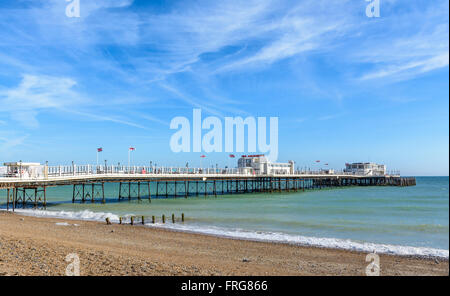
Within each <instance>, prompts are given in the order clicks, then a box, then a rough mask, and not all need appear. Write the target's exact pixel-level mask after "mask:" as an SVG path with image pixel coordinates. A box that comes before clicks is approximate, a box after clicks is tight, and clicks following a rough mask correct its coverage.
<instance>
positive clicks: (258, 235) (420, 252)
mask: <svg viewBox="0 0 450 296" xmlns="http://www.w3.org/2000/svg"><path fill="white" fill-rule="evenodd" d="M16 212H17V213H20V214H22V215H29V216H37V217H48V218H64V219H73V220H89V221H105V219H106V218H109V219H110V221H111V222H118V221H119V216H118V215H116V214H112V213H105V212H93V211H90V210H83V211H78V212H72V211H48V210H23V209H16ZM132 215H133V214H127V215H123V217H127V216H132ZM146 226H149V227H157V228H164V229H171V230H175V231H182V232H189V233H198V234H206V235H212V236H218V237H226V238H233V239H243V240H251V241H264V242H274V243H285V244H293V245H301V246H311V247H321V248H334V249H345V250H351V251H360V252H376V253H380V254H391V255H401V256H420V257H438V258H445V259H448V258H449V251H448V250H443V249H435V248H425V247H412V246H399V245H389V244H376V243H370V242H358V241H354V240H345V239H337V238H323V237H310V236H301V235H292V234H285V233H281V232H263V231H249V230H245V229H229V228H223V227H216V226H203V225H198V224H180V223H177V224H171V223H167V224H161V223H156V224H146Z"/></svg>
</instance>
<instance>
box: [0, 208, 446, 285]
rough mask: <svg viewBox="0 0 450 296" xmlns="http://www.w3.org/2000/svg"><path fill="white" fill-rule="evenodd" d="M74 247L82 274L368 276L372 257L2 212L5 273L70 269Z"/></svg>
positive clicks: (419, 271)
mask: <svg viewBox="0 0 450 296" xmlns="http://www.w3.org/2000/svg"><path fill="white" fill-rule="evenodd" d="M56 223H63V225H57V224H56ZM64 223H67V224H69V225H66V224H64ZM74 224H77V226H76V225H74ZM72 253H76V254H77V255H78V257H79V258H80V274H81V275H149V276H152V275H365V269H366V266H367V265H368V264H369V263H367V262H366V261H365V259H366V253H362V252H353V251H345V250H336V249H325V248H314V247H304V246H294V245H286V244H276V243H266V242H252V241H244V240H234V239H228V238H220V237H213V236H206V235H200V234H190V233H182V232H175V231H170V230H162V229H153V228H148V227H142V226H136V225H135V226H131V225H117V224H114V225H106V223H101V222H90V221H76V220H67V219H51V218H36V217H29V216H20V215H17V214H13V213H7V212H4V211H2V212H0V275H64V274H65V270H66V267H67V265H68V264H69V263H70V262H66V261H65V258H66V256H67V255H68V254H72ZM380 265H381V271H380V274H381V275H449V262H448V260H442V259H439V260H437V259H430V258H428V259H423V258H414V257H403V256H391V255H380Z"/></svg>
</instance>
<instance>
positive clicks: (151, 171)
mask: <svg viewBox="0 0 450 296" xmlns="http://www.w3.org/2000/svg"><path fill="white" fill-rule="evenodd" d="M112 174H115V175H168V174H187V175H196V174H201V175H246V176H252V175H255V176H260V175H261V174H257V173H256V172H254V171H253V172H252V171H250V172H249V171H247V172H244V171H242V170H239V169H237V168H188V167H155V166H123V165H90V164H86V165H77V164H72V165H58V166H45V165H41V166H37V167H33V168H29V169H28V170H26V171H25V172H23V171H22V173H20V172H8V168H7V167H4V166H3V167H2V166H0V178H20V179H42V178H48V177H65V176H86V175H92V176H94V175H112ZM270 175H276V176H285V175H330V176H332V175H340V176H342V175H348V176H352V175H356V174H354V173H350V172H344V171H343V170H340V171H337V170H334V171H332V172H330V171H326V170H318V171H314V170H309V169H304V170H296V171H294V172H293V174H289V173H288V172H286V171H272V172H271V173H270ZM387 175H389V176H400V172H399V171H395V172H390V174H387ZM357 176H362V175H357Z"/></svg>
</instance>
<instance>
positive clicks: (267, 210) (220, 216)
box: [0, 177, 449, 257]
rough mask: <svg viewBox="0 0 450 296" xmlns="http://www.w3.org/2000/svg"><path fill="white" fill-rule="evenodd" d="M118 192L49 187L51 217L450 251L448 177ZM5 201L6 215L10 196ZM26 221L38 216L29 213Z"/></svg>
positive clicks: (277, 238) (250, 236)
mask: <svg viewBox="0 0 450 296" xmlns="http://www.w3.org/2000/svg"><path fill="white" fill-rule="evenodd" d="M118 188H119V185H118V184H106V185H105V194H106V198H107V203H106V204H101V203H94V204H92V203H85V204H81V203H79V202H78V203H75V204H72V202H71V199H72V189H73V188H72V186H61V187H52V188H48V193H47V198H48V201H49V204H48V207H47V211H48V212H51V214H50V215H52V214H54V215H60V216H63V217H66V218H83V219H93V220H94V219H98V220H100V219H104V217H105V215H110V214H113V216H112V217H115V218H117V217H118V216H124V215H131V214H132V215H137V216H142V215H144V216H147V217H149V216H152V215H154V216H156V217H158V219H159V220H160V217H161V215H162V214H165V215H166V217H170V215H171V214H172V213H174V214H175V215H176V216H177V217H179V216H180V215H181V213H184V214H185V216H186V221H185V223H184V224H177V225H170V224H171V222H170V223H168V224H167V223H166V226H165V227H171V228H175V229H178V230H182V231H193V232H203V233H209V234H213V235H223V236H232V237H233V236H235V237H238V238H248V239H261V240H274V241H286V242H295V241H299V242H301V243H305V242H311V243H312V244H314V241H317V242H318V244H319V245H320V244H323V245H324V246H331V247H346V248H352V246H354V245H353V244H352V243H357V244H364V243H373V244H388V245H394V246H409V247H419V248H433V249H440V250H444V251H445V250H446V252H447V257H448V249H449V178H448V177H418V178H417V186H412V187H383V186H380V187H348V188H333V189H322V190H312V191H305V192H295V193H272V194H268V193H255V194H233V195H219V196H218V197H214V196H208V197H204V196H198V197H194V196H190V197H189V198H187V199H185V198H183V197H179V198H155V197H153V199H152V202H151V203H149V202H148V201H147V200H143V201H140V202H139V201H137V200H135V199H134V200H131V201H128V200H126V201H121V202H117V197H118ZM0 195H1V198H0V203H1V204H2V205H1V206H2V208H4V207H5V204H4V203H5V199H6V193H5V192H4V191H3V192H1V194H0ZM34 213H35V214H40V215H48V214H45V213H42V212H40V211H34ZM27 214H33V211H32V210H27ZM168 220H170V219H168ZM158 222H159V221H158ZM158 225H159V224H158ZM160 226H162V225H160ZM300 238H301V239H300ZM321 239H326V240H321Z"/></svg>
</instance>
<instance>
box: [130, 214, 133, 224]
mask: <svg viewBox="0 0 450 296" xmlns="http://www.w3.org/2000/svg"><path fill="white" fill-rule="evenodd" d="M130 224H131V225H134V216H131V217H130Z"/></svg>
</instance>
